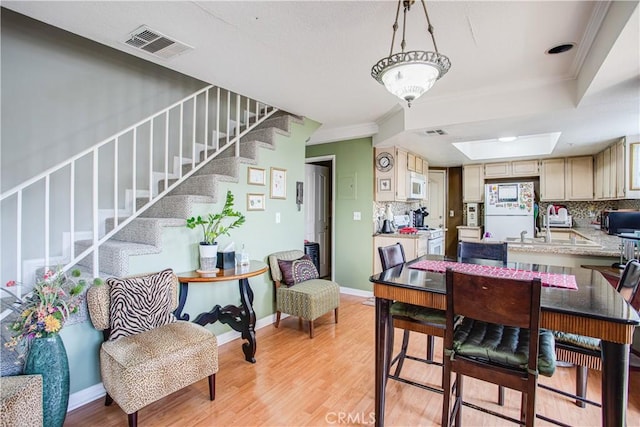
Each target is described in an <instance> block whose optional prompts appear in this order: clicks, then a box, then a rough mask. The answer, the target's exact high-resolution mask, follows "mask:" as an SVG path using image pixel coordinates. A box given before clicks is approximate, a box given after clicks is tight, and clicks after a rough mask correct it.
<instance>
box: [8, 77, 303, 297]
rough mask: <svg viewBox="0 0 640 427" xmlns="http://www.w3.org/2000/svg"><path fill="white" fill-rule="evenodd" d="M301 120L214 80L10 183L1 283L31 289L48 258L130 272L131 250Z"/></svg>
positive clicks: (178, 221)
mask: <svg viewBox="0 0 640 427" xmlns="http://www.w3.org/2000/svg"><path fill="white" fill-rule="evenodd" d="M301 122H302V120H301V118H299V117H295V116H292V115H289V114H287V113H284V112H281V111H278V110H277V109H275V108H274V107H270V106H268V105H266V104H263V103H260V102H258V101H255V100H252V99H249V98H247V97H244V96H241V95H238V94H234V93H232V92H230V91H227V90H224V89H221V88H217V87H213V86H208V87H206V88H204V89H202V90H200V91H198V92H196V93H194V94H192V95H190V96H188V97H186V98H184V99H183V100H180V101H178V102H176V103H175V104H173V105H171V106H169V107H167V108H165V109H163V110H162V111H159V112H157V113H155V114H153V115H151V116H149V117H148V118H146V119H144V120H142V121H140V122H138V123H136V124H134V125H132V126H130V127H129V128H127V129H124V130H123V131H121V132H118V133H117V134H115V135H113V136H112V137H109V138H107V139H105V140H104V141H102V142H100V143H98V144H96V145H94V146H93V147H91V148H89V149H86V150H84V151H83V152H81V153H79V154H77V155H75V156H73V157H72V158H70V159H69V160H67V161H65V162H63V163H61V164H59V165H57V166H55V167H53V168H51V169H49V170H47V171H45V172H43V173H42V174H40V175H38V176H36V177H34V178H32V179H30V180H28V181H26V182H25V183H23V184H21V185H19V186H17V187H15V188H13V189H11V190H9V191H7V192H5V193H3V194H2V195H0V203H1V206H0V208H1V209H2V213H3V216H2V221H3V223H2V233H3V235H2V241H1V242H0V245H1V249H2V257H0V258H1V259H2V261H1V262H2V272H1V280H2V286H4V283H6V282H7V281H8V280H12V279H15V280H16V281H17V282H19V283H23V286H26V287H22V288H21V287H18V288H17V289H16V288H12V291H13V292H14V293H15V292H16V291H17V293H18V294H19V295H20V294H25V293H27V292H29V290H30V285H32V284H33V282H34V279H35V277H36V271H37V270H38V269H42V268H44V267H47V266H49V267H50V268H55V267H56V266H61V267H62V268H63V269H64V270H65V271H66V270H69V269H70V268H72V267H80V268H81V269H83V270H85V271H86V274H87V275H88V276H93V277H106V276H124V275H127V274H128V272H129V258H130V257H131V256H135V255H144V254H153V253H159V252H160V251H161V250H162V240H161V235H162V229H163V228H164V227H183V226H184V224H185V218H188V217H190V216H192V215H193V212H192V210H193V206H194V205H195V204H201V203H216V202H217V200H218V184H219V183H221V182H238V181H239V169H240V165H241V164H243V163H245V164H256V163H257V155H258V148H267V149H274V147H273V144H274V140H275V136H276V135H288V134H289V129H290V126H291V124H292V123H301Z"/></svg>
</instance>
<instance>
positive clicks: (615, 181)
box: [593, 138, 634, 200]
mask: <svg viewBox="0 0 640 427" xmlns="http://www.w3.org/2000/svg"><path fill="white" fill-rule="evenodd" d="M627 158H628V155H627V146H626V141H625V139H624V138H622V139H620V140H618V141H616V142H615V143H613V144H612V145H610V146H609V147H607V148H605V149H604V150H602V151H601V152H599V153H597V154H596V155H595V159H596V161H595V173H594V179H593V181H594V183H593V185H594V192H595V196H594V197H595V199H596V200H615V199H630V198H634V197H633V196H634V194H633V192H630V191H629V190H628V188H627V187H628V184H627V182H626V180H627V175H628V173H629V164H627Z"/></svg>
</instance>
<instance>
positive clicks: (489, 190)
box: [484, 182, 534, 241]
mask: <svg viewBox="0 0 640 427" xmlns="http://www.w3.org/2000/svg"><path fill="white" fill-rule="evenodd" d="M484 204H485V205H484V232H485V236H487V233H489V237H490V239H491V240H495V241H504V240H505V239H506V238H507V237H518V238H519V237H520V233H521V232H523V231H526V232H527V233H526V234H525V237H526V238H532V237H534V231H533V229H534V216H533V214H534V193H533V182H509V183H500V184H485V186H484Z"/></svg>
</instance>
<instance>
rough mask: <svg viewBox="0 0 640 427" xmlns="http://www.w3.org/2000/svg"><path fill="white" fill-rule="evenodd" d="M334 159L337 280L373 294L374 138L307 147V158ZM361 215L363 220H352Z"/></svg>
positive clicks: (347, 285)
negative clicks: (331, 156) (370, 278)
mask: <svg viewBox="0 0 640 427" xmlns="http://www.w3.org/2000/svg"><path fill="white" fill-rule="evenodd" d="M329 155H334V156H335V163H334V167H335V182H334V183H333V185H334V187H335V195H336V198H335V232H334V236H335V245H334V247H335V257H334V259H335V266H334V270H335V280H336V282H338V283H339V284H340V286H343V287H347V288H354V289H360V290H364V291H371V290H372V289H373V287H372V284H371V282H369V277H370V276H371V272H372V271H373V255H372V254H373V252H372V251H373V228H372V215H373V182H374V180H373V144H372V140H371V138H360V139H353V140H349V141H339V142H333V143H330V144H319V145H311V146H308V147H307V150H306V157H307V158H311V157H320V156H329ZM354 212H360V214H361V220H360V221H356V220H354V219H353V213H354Z"/></svg>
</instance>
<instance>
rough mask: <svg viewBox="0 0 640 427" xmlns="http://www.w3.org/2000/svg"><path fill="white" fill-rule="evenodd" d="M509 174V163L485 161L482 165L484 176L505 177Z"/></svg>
mask: <svg viewBox="0 0 640 427" xmlns="http://www.w3.org/2000/svg"><path fill="white" fill-rule="evenodd" d="M510 175H511V163H509V162H501V163H486V164H485V165H484V177H485V179H486V178H506V177H509V176H510Z"/></svg>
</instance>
